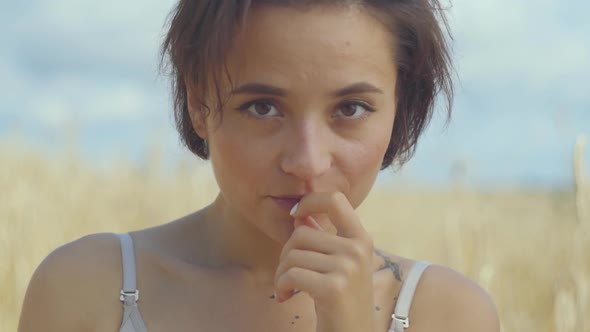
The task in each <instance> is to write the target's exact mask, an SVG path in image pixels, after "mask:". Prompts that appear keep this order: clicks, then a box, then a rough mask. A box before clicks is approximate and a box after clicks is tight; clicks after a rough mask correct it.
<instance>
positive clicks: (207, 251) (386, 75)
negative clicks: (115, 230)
mask: <svg viewBox="0 0 590 332" xmlns="http://www.w3.org/2000/svg"><path fill="white" fill-rule="evenodd" d="M277 27H280V28H277ZM389 45H390V36H389V35H388V34H387V32H386V31H385V30H384V29H383V28H382V27H381V26H380V25H379V23H378V22H377V21H375V20H374V19H373V18H372V17H371V16H369V15H367V14H366V13H364V12H362V11H359V10H358V9H355V8H319V7H313V8H312V9H310V10H306V11H300V10H296V9H289V8H259V9H256V10H255V11H254V12H252V15H251V16H250V18H249V25H248V29H244V30H241V31H240V32H239V33H238V35H237V38H236V41H235V44H234V45H233V48H232V50H231V51H230V53H229V54H228V69H229V73H230V75H231V77H232V79H233V81H234V86H231V85H229V84H228V83H227V82H222V83H223V84H222V92H223V93H224V94H225V95H226V96H228V97H229V99H228V101H227V103H226V104H225V106H224V108H223V121H219V118H217V117H216V116H215V113H212V114H210V116H209V117H205V116H203V113H202V112H200V111H199V110H198V109H197V108H196V106H195V104H196V103H194V102H193V100H191V99H189V108H190V112H191V119H192V121H193V126H194V128H195V130H196V131H197V133H198V134H199V135H200V136H201V137H202V138H205V139H207V141H208V144H209V150H210V156H211V164H212V167H213V170H214V172H215V176H216V179H217V182H218V184H219V187H220V194H219V195H218V197H217V198H216V199H215V201H214V202H213V203H212V204H211V205H209V206H207V207H206V208H204V209H202V210H200V211H196V212H194V213H191V214H189V215H187V216H185V217H182V218H180V219H178V220H175V221H172V222H169V223H166V224H163V225H160V226H157V227H152V228H147V229H142V230H138V231H134V232H131V233H130V234H131V236H132V237H133V240H134V247H135V254H136V261H137V276H138V279H137V285H138V289H139V290H140V299H139V307H140V311H141V316H142V317H143V320H144V321H145V323H146V326H147V328H148V330H149V331H150V332H154V331H170V330H174V331H189V330H190V331H231V330H238V331H284V330H286V329H287V328H288V329H289V330H290V331H294V332H297V331H301V332H303V331H305V332H309V331H316V332H320V331H321V332H335V331H338V332H343V331H355V332H356V331H380V332H385V331H387V329H388V328H389V326H390V324H391V314H392V313H393V309H394V306H395V304H396V300H397V296H398V294H399V290H400V287H401V283H402V281H403V280H404V278H405V276H406V275H407V273H408V271H409V269H410V268H411V266H412V265H413V263H414V261H412V260H410V259H405V258H402V257H399V256H397V255H393V254H390V253H386V252H384V251H382V250H379V249H377V248H374V247H373V243H372V240H371V237H370V236H369V234H367V232H366V231H365V229H364V228H363V222H362V220H360V218H359V217H358V215H357V214H356V212H355V209H356V208H357V207H358V206H359V205H360V204H361V203H362V201H363V200H364V199H365V197H366V196H367V194H368V192H369V191H370V189H371V187H372V186H373V184H374V182H375V178H376V176H377V174H378V172H379V168H380V165H381V160H382V158H383V155H384V153H385V150H386V148H387V145H388V143H389V142H388V140H389V137H390V133H391V130H392V127H393V121H394V118H395V96H394V91H395V83H396V76H395V72H396V71H395V65H394V64H395V61H394V55H393V54H392V53H391V52H392V51H391V48H390V47H389ZM252 82H256V83H261V84H265V85H271V86H273V87H278V88H280V89H282V92H283V93H282V94H281V95H280V96H279V95H273V94H269V93H268V91H266V92H265V93H260V92H257V93H253V92H252V89H249V90H250V91H249V92H248V93H233V94H231V93H230V92H231V91H232V90H233V89H234V88H236V87H243V86H244V85H245V84H248V83H252ZM358 82H365V83H366V84H365V85H363V86H364V87H365V90H367V89H366V88H367V86H368V85H370V86H371V87H372V88H371V90H372V91H370V92H369V91H356V92H351V91H348V93H346V94H341V95H339V96H335V95H334V91H338V90H341V89H343V88H346V87H350V86H351V85H354V84H355V83H358ZM356 87H357V88H358V87H359V85H356ZM245 90H248V89H242V91H245ZM267 90H268V89H267ZM275 90H276V89H275ZM357 90H358V89H357ZM376 90H379V92H375V91H376ZM234 91H235V90H234ZM260 99H263V100H267V101H268V100H269V99H270V100H272V101H273V102H272V104H268V102H267V103H266V104H265V102H259V103H257V104H252V101H255V100H260ZM360 102H362V103H364V105H369V106H368V108H371V109H373V110H374V112H368V111H367V110H365V108H364V107H363V106H362V105H361V104H358V103H360ZM244 105H247V106H244ZM291 194H300V195H303V196H302V198H301V200H300V201H299V205H298V207H297V209H296V210H295V211H294V212H293V214H292V215H291V214H290V213H289V211H286V210H285V209H282V208H280V207H279V205H277V203H276V202H275V201H274V200H273V199H272V196H279V195H291ZM391 227H395V225H394V224H392V226H391ZM393 240H394V239H392V241H393ZM121 274H122V269H121V253H120V247H119V243H118V239H117V238H116V237H115V236H113V234H93V235H89V236H86V237H84V238H81V239H79V240H77V241H73V242H72V243H68V244H66V245H64V246H62V247H60V248H58V249H56V250H55V251H54V252H52V253H51V254H50V255H49V256H48V257H47V258H46V259H45V260H44V261H43V262H42V263H41V265H40V266H39V267H38V268H37V270H36V271H35V274H34V275H33V278H32V279H31V282H30V284H29V288H28V289H27V294H26V296H25V300H24V304H23V309H22V314H21V319H20V324H19V331H20V332H28V331H39V330H43V331H49V332H51V331H80V330H84V331H117V330H118V328H119V326H120V324H121V319H122V306H121V303H120V302H119V301H118V289H120V287H121ZM113 293H114V295H113ZM80 294H83V295H84V296H80ZM465 312H469V313H470V314H469V315H465ZM261 313H262V314H261ZM410 317H411V319H412V323H411V324H412V325H411V331H413V332H425V331H434V330H436V331H454V332H457V331H458V332H461V331H483V332H492V331H493V332H496V331H499V327H498V319H497V314H496V311H495V308H494V306H493V303H492V302H491V300H490V299H489V297H488V295H487V294H486V293H485V291H483V290H482V289H481V288H479V287H478V286H477V285H476V284H475V283H473V282H472V281H470V280H469V279H467V278H465V277H464V276H462V275H461V274H459V273H457V272H455V271H452V270H451V269H448V268H445V267H442V266H438V265H432V266H431V267H429V268H428V269H427V270H426V271H425V272H424V274H423V276H422V279H421V281H420V284H419V287H418V289H417V291H416V293H415V296H414V301H413V303H412V308H411V311H410Z"/></svg>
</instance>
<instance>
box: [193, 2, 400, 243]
mask: <svg viewBox="0 0 590 332" xmlns="http://www.w3.org/2000/svg"><path fill="white" fill-rule="evenodd" d="M390 39H391V38H390V35H389V33H388V32H387V31H386V30H385V28H384V27H382V26H381V25H380V23H379V22H378V21H377V20H376V19H374V18H373V17H372V16H370V15H368V14H367V13H365V12H363V11H360V10H359V9H353V8H348V9H345V8H340V9H337V8H321V7H313V8H311V9H309V10H305V11H302V10H297V9H290V8H279V7H266V8H258V9H255V10H253V11H252V12H251V13H250V16H249V17H248V23H247V28H246V29H243V30H242V31H240V32H239V33H238V35H237V38H236V40H235V42H234V45H233V48H232V50H231V52H230V53H229V56H228V63H227V64H228V70H229V75H230V77H231V79H232V81H233V86H230V84H228V82H227V81H226V82H222V89H221V91H222V96H223V95H225V96H228V97H229V99H227V102H226V104H225V105H224V107H223V110H222V112H223V119H222V120H221V121H219V119H218V118H217V117H214V116H213V114H214V113H211V114H212V115H211V116H209V117H208V118H207V119H206V120H205V125H204V126H203V123H202V122H200V121H199V120H198V117H196V116H193V124H194V125H195V129H196V130H197V132H198V133H199V135H200V136H202V137H203V138H206V139H207V141H208V144H209V151H210V158H211V163H212V166H213V169H214V173H215V176H216V179H217V181H218V184H219V187H220V191H221V195H222V197H223V201H224V202H225V205H224V206H225V207H226V208H229V210H230V213H231V214H232V215H233V216H234V217H238V218H245V220H246V221H247V222H250V223H253V224H255V225H256V227H258V228H259V229H260V230H261V231H262V232H264V233H266V234H267V235H268V236H269V237H271V238H273V239H274V240H276V241H277V242H280V243H284V242H286V241H287V239H288V238H289V236H290V234H291V232H292V231H293V224H292V219H291V218H290V217H289V212H288V210H289V207H290V206H292V205H293V204H294V202H295V201H296V197H295V200H293V199H291V200H289V199H283V200H281V199H280V198H281V197H283V198H285V197H287V198H289V197H291V198H293V196H301V195H305V194H306V193H309V192H334V191H340V192H342V193H344V194H345V195H346V196H347V197H348V200H349V201H350V203H351V205H352V206H353V207H354V208H356V207H357V206H358V205H360V203H361V202H362V201H363V200H364V199H365V197H366V196H367V194H368V192H369V190H370V188H371V187H372V185H373V183H374V181H375V178H376V176H377V173H378V172H379V169H380V167H381V162H382V160H383V156H384V154H385V151H386V149H387V146H388V144H389V140H390V136H391V130H392V127H393V121H394V116H395V94H394V91H395V83H396V68H395V65H394V59H393V51H392V48H391V44H392V43H391V40H390ZM191 111H192V108H191ZM320 224H321V222H320Z"/></svg>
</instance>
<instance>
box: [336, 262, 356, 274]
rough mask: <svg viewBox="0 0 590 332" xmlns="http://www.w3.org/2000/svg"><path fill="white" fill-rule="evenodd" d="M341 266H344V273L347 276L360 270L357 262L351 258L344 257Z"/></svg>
mask: <svg viewBox="0 0 590 332" xmlns="http://www.w3.org/2000/svg"><path fill="white" fill-rule="evenodd" d="M340 266H341V267H342V271H343V273H344V274H345V275H347V276H352V275H354V274H355V273H356V271H357V270H358V268H357V264H355V262H353V261H351V260H350V259H343V260H342V263H341V264H340Z"/></svg>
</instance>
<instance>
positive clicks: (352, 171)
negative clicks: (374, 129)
mask: <svg viewBox="0 0 590 332" xmlns="http://www.w3.org/2000/svg"><path fill="white" fill-rule="evenodd" d="M389 137H390V136H389V133H388V132H384V133H381V134H376V135H371V137H370V138H365V139H364V140H363V141H362V142H357V143H356V144H354V145H353V146H351V147H350V149H348V151H347V153H346V154H345V157H344V158H345V160H343V162H342V165H346V166H344V167H343V170H344V172H345V176H346V177H347V179H348V182H349V185H350V190H351V192H349V195H348V196H349V197H348V198H349V200H350V202H351V204H352V205H353V207H354V208H356V207H358V206H359V205H360V204H361V203H362V201H363V200H364V199H365V198H366V196H367V195H368V193H369V191H370V190H371V188H372V187H373V184H374V183H375V180H376V178H377V174H378V173H379V170H380V169H381V164H382V162H383V156H384V155H385V152H386V151H387V147H388V145H389Z"/></svg>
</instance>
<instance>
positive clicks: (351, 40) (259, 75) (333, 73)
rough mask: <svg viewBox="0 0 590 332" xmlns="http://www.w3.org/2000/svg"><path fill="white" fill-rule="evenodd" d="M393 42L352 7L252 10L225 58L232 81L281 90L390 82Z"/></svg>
mask: <svg viewBox="0 0 590 332" xmlns="http://www.w3.org/2000/svg"><path fill="white" fill-rule="evenodd" d="M393 44H394V43H393V40H392V36H391V35H390V33H389V32H388V31H387V30H386V29H385V27H384V26H383V25H382V24H381V23H380V22H379V21H378V20H377V19H375V18H374V17H373V16H371V15H369V14H368V13H367V12H365V10H363V9H359V8H354V7H319V6H315V7H314V6H312V7H310V8H308V9H305V10H302V9H295V8H288V7H270V6H266V7H260V8H256V9H253V10H252V11H251V12H250V13H249V16H248V19H247V22H246V24H245V26H244V27H242V28H241V30H240V31H239V32H238V33H237V35H236V38H235V40H234V43H233V45H232V48H231V50H230V52H229V54H228V58H227V64H228V70H229V72H230V75H231V77H232V80H233V81H234V84H235V83H239V82H241V81H253V80H256V81H263V82H267V83H274V84H277V85H280V86H282V87H284V88H286V89H289V88H296V87H297V86H300V85H307V86H314V87H315V88H317V87H318V85H322V84H324V85H329V86H330V87H334V86H336V87H339V86H342V85H346V84H347V83H351V82H353V81H354V82H356V81H365V80H369V81H372V82H374V83H377V84H378V83H381V84H382V85H386V84H394V82H395V73H396V70H395V60H394V52H393V48H392V45H393Z"/></svg>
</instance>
